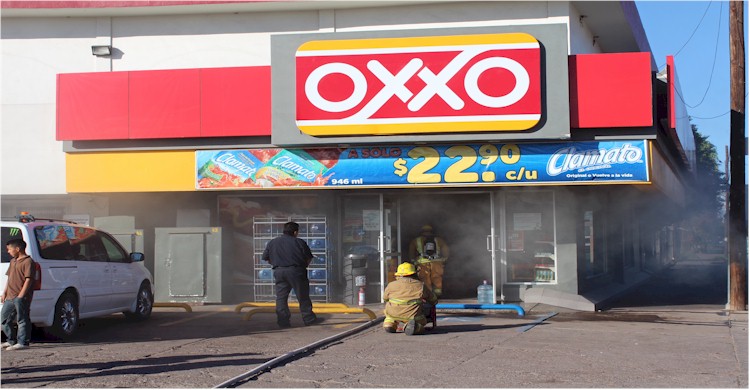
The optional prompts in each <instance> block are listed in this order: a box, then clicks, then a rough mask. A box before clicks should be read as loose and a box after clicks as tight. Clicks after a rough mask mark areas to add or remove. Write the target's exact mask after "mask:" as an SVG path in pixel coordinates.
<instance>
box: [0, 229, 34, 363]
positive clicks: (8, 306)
mask: <svg viewBox="0 0 750 390" xmlns="http://www.w3.org/2000/svg"><path fill="white" fill-rule="evenodd" d="M5 248H6V250H7V251H8V254H9V255H10V257H11V258H12V259H11V260H10V266H9V267H8V272H7V273H6V275H7V276H8V282H7V284H6V285H5V290H4V291H3V294H2V296H0V301H1V302H2V303H3V310H2V313H0V318H1V319H2V329H3V333H5V336H6V337H7V338H8V341H7V342H4V343H3V344H2V348H4V349H5V350H7V351H12V350H17V349H26V348H29V341H30V340H31V319H30V317H29V310H30V308H31V299H32V297H33V295H34V261H33V260H32V259H31V257H30V256H29V255H27V254H26V242H25V241H23V240H21V239H18V238H15V239H12V240H9V241H8V243H7V244H6V245H5Z"/></svg>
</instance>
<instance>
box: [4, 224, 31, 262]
mask: <svg viewBox="0 0 750 390" xmlns="http://www.w3.org/2000/svg"><path fill="white" fill-rule="evenodd" d="M0 231H1V235H2V240H3V241H2V242H3V248H2V249H3V250H2V262H3V263H10V255H9V254H8V251H6V250H5V244H6V243H7V242H8V241H10V240H12V239H14V238H20V239H23V233H21V229H19V228H17V227H8V226H3V227H2V228H0ZM26 245H28V242H27V243H26Z"/></svg>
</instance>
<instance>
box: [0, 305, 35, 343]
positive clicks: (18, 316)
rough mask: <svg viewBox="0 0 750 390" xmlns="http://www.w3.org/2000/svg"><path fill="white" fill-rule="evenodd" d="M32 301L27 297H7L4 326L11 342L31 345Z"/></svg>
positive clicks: (3, 313)
mask: <svg viewBox="0 0 750 390" xmlns="http://www.w3.org/2000/svg"><path fill="white" fill-rule="evenodd" d="M30 306H31V301H30V300H28V299H26V298H13V299H6V300H5V302H4V303H3V310H2V315H0V317H2V326H3V333H5V337H7V338H8V343H10V344H16V343H18V344H23V345H29V341H30V340H31V320H30V319H29V308H30Z"/></svg>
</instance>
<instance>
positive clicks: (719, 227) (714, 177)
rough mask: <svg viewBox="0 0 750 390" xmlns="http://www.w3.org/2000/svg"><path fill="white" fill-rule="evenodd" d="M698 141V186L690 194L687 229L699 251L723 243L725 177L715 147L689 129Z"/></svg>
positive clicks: (688, 198)
mask: <svg viewBox="0 0 750 390" xmlns="http://www.w3.org/2000/svg"><path fill="white" fill-rule="evenodd" d="M690 126H691V128H692V130H693V138H694V139H695V159H696V172H695V183H694V185H693V188H692V190H691V191H688V196H687V208H686V210H688V213H689V215H687V226H686V228H688V229H690V230H692V232H693V234H694V237H695V239H696V244H697V245H698V246H699V247H703V248H705V247H706V245H708V244H712V243H717V242H719V241H723V238H724V235H725V234H724V233H725V232H724V221H723V216H724V200H725V196H724V195H725V193H726V176H725V174H724V173H723V172H721V171H720V170H719V155H718V153H717V151H716V146H714V145H713V144H712V143H711V142H709V141H708V137H706V136H704V135H703V134H701V133H700V131H698V127H697V126H696V125H694V124H691V125H690Z"/></svg>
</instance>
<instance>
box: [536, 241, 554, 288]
mask: <svg viewBox="0 0 750 390" xmlns="http://www.w3.org/2000/svg"><path fill="white" fill-rule="evenodd" d="M534 249H535V252H534V262H535V264H534V281H535V282H552V281H554V280H555V271H556V268H557V267H556V266H555V253H554V252H555V243H554V242H551V241H536V242H534Z"/></svg>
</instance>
